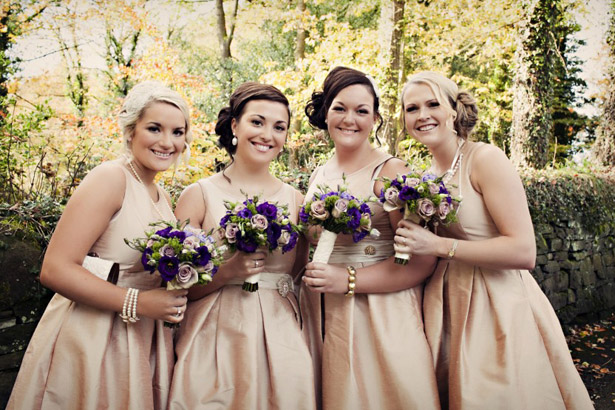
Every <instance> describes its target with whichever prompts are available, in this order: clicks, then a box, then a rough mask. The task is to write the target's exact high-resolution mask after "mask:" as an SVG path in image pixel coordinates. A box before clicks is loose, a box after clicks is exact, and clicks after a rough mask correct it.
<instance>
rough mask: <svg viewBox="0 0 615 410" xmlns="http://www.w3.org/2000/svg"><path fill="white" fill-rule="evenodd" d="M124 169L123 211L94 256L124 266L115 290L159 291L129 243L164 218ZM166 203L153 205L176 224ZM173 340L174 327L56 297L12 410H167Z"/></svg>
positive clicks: (30, 349) (45, 316) (12, 401)
mask: <svg viewBox="0 0 615 410" xmlns="http://www.w3.org/2000/svg"><path fill="white" fill-rule="evenodd" d="M117 164H118V166H119V164H120V162H119V161H117ZM122 169H123V170H124V171H125V173H126V193H125V196H124V202H123V203H122V208H121V209H120V210H119V211H118V212H117V213H116V214H115V215H114V216H113V218H112V219H111V221H110V223H109V226H108V228H107V230H106V231H105V232H104V233H103V234H102V235H101V236H100V238H98V240H97V241H96V243H95V244H94V246H93V247H92V251H93V252H96V253H97V254H98V255H99V256H100V257H101V258H104V259H107V260H112V261H115V262H118V263H119V264H120V275H119V279H118V283H117V285H118V286H121V287H125V288H129V287H132V288H137V289H140V290H147V289H152V288H156V287H159V286H160V285H161V278H160V275H159V274H157V273H156V274H150V273H149V272H146V271H144V270H143V266H142V265H141V253H140V252H138V251H135V250H133V249H131V248H129V247H128V246H127V245H126V244H125V243H124V238H127V239H134V238H137V237H143V236H144V233H145V231H146V230H149V229H151V228H150V227H149V226H148V225H149V224H150V223H151V222H154V221H157V220H160V216H159V215H158V213H157V212H156V211H155V209H154V208H153V205H152V203H151V202H150V199H149V193H148V192H147V190H146V188H145V187H144V186H143V185H142V184H141V183H139V182H138V181H137V180H136V179H135V178H134V177H133V176H131V174H130V173H129V172H128V170H127V169H126V168H124V167H122ZM163 201H166V199H165V198H164V196H163V194H162V193H161V194H160V200H159V201H158V203H157V204H156V205H157V207H158V209H159V210H160V212H162V213H163V215H164V216H165V218H168V220H169V221H174V220H175V217H174V216H173V214H172V213H171V210H170V209H169V207H168V206H167V205H166V204H164V202H163ZM85 228H87V227H85ZM172 343H173V340H172V333H171V330H170V329H168V328H164V327H163V322H161V321H155V320H153V319H149V318H147V317H143V316H142V317H141V318H140V320H139V321H138V322H136V323H129V324H127V323H124V322H123V321H122V319H121V318H120V317H119V316H118V314H117V313H116V312H111V311H103V310H99V309H96V308H93V307H90V306H86V305H83V304H79V303H76V302H73V301H71V300H69V299H67V298H65V297H63V296H61V295H59V294H56V295H55V296H54V297H53V298H52V299H51V301H50V303H49V305H48V306H47V309H46V310H45V313H44V314H43V317H42V318H41V320H40V322H39V324H38V326H37V328H36V331H35V332H34V335H33V336H32V339H31V340H30V344H29V345H28V348H27V350H26V353H25V356H24V358H23V362H22V364H21V368H20V370H19V374H18V376H17V380H16V382H15V385H14V387H13V392H12V394H11V397H10V399H9V403H8V407H7V408H8V409H24V410H26V409H27V410H32V409H45V410H47V409H61V410H68V409H75V410H81V409H164V408H166V403H167V398H168V392H169V387H170V382H171V375H172V371H173V362H174V360H173V344H172Z"/></svg>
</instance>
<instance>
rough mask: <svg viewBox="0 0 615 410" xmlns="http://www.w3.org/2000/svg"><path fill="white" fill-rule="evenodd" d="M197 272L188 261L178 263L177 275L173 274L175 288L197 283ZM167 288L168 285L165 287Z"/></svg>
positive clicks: (186, 287)
mask: <svg viewBox="0 0 615 410" xmlns="http://www.w3.org/2000/svg"><path fill="white" fill-rule="evenodd" d="M198 280H199V274H198V272H197V271H196V269H194V268H193V267H192V266H191V265H190V264H189V263H182V264H181V265H179V270H178V272H177V276H175V282H176V283H175V286H173V288H175V289H188V288H189V287H190V286H192V285H194V284H195V283H197V282H198ZM167 289H168V287H167Z"/></svg>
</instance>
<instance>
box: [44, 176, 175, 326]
mask: <svg viewBox="0 0 615 410" xmlns="http://www.w3.org/2000/svg"><path fill="white" fill-rule="evenodd" d="M125 187H126V177H125V175H124V172H123V171H122V170H121V169H120V168H119V167H117V166H114V165H112V164H104V165H101V166H98V167H96V168H95V169H93V170H92V171H91V172H90V173H89V174H88V176H87V177H86V178H85V179H84V180H83V182H82V183H81V185H80V186H79V187H78V188H77V190H76V191H75V193H74V194H73V195H72V197H71V199H70V200H69V202H68V204H67V205H66V209H65V210H64V213H63V214H62V217H61V218H60V221H59V222H58V226H57V227H56V230H55V232H54V233H53V236H52V237H51V240H50V242H49V246H48V248H47V252H46V254H45V259H44V261H43V266H42V268H41V283H42V284H43V285H45V286H47V287H49V288H50V289H52V290H54V291H56V292H58V293H59V294H61V295H63V296H65V297H67V298H68V299H71V300H73V301H75V302H77V303H82V304H84V305H88V306H92V307H95V308H97V309H101V310H111V311H115V312H121V311H122V306H123V304H124V298H125V296H126V292H127V289H125V288H121V287H119V286H116V285H113V284H111V283H109V282H107V281H104V280H102V279H100V278H98V277H96V276H94V275H92V274H91V273H90V272H89V271H87V270H86V269H85V268H83V267H82V266H81V263H82V262H83V259H84V258H85V256H86V254H87V252H88V251H89V250H90V248H91V247H92V245H93V244H94V242H95V241H96V240H97V239H98V238H99V237H100V236H101V235H102V234H103V232H104V231H105V230H106V229H107V226H108V224H109V221H110V220H111V218H112V217H113V215H114V214H115V213H116V212H117V211H119V210H120V208H121V206H122V202H123V199H124V191H125ZM84 227H87V229H84ZM185 294H186V291H172V292H167V291H166V290H165V289H154V290H151V291H143V292H139V303H138V305H137V314H138V315H143V316H148V317H151V318H154V319H162V320H166V321H168V322H172V323H176V322H179V321H180V320H181V316H180V317H176V316H175V314H176V313H177V308H178V307H179V308H180V309H181V310H182V311H184V310H185V308H184V306H185V304H186V298H185Z"/></svg>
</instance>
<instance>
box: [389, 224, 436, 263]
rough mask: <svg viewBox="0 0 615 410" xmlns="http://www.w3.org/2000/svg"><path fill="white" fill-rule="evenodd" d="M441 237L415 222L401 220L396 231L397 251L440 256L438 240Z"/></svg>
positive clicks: (395, 245) (394, 246)
mask: <svg viewBox="0 0 615 410" xmlns="http://www.w3.org/2000/svg"><path fill="white" fill-rule="evenodd" d="M440 239H441V238H440V237H439V236H437V235H434V234H433V233H432V232H431V231H429V229H425V228H423V227H421V226H419V225H417V224H415V223H413V222H410V221H406V220H403V219H402V220H401V221H399V223H398V224H397V230H396V231H395V243H394V244H393V249H395V252H403V253H410V254H412V255H434V256H438V252H437V249H438V241H439V240H440Z"/></svg>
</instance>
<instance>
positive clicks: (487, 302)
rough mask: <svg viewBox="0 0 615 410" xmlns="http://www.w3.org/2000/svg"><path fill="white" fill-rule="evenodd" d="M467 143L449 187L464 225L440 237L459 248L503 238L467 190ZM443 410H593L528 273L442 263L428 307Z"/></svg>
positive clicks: (471, 148)
mask: <svg viewBox="0 0 615 410" xmlns="http://www.w3.org/2000/svg"><path fill="white" fill-rule="evenodd" d="M483 145H484V144H482V143H471V142H470V143H466V144H465V146H464V147H463V151H462V152H463V154H464V157H463V163H462V164H461V167H460V170H459V174H458V175H456V176H455V177H454V178H453V180H452V181H451V184H455V185H457V188H455V189H453V192H454V193H455V194H456V195H459V194H461V195H462V196H463V200H462V203H461V208H460V210H459V215H458V216H459V223H456V224H452V225H450V226H449V227H440V228H439V231H438V234H439V235H442V236H447V237H451V238H458V239H462V240H470V241H471V240H482V239H488V238H493V237H495V236H498V235H499V233H498V230H497V227H496V226H495V223H494V222H493V220H492V219H491V217H490V215H489V212H488V210H487V208H486V206H485V203H484V201H483V198H482V195H481V194H480V193H478V192H476V191H475V190H474V189H473V187H472V184H471V182H470V169H471V163H472V159H473V156H474V153H475V152H476V151H477V150H479V149H480V147H481V146H483ZM423 312H424V315H425V331H426V333H427V339H428V341H429V344H430V346H431V350H432V352H433V359H434V363H435V367H436V373H437V378H438V388H439V392H440V400H441V403H442V408H443V409H451V410H458V409H464V410H475V409H485V410H487V409H489V410H490V409H496V408H497V409H511V410H517V409H536V410H543V409H549V410H553V409H577V410H578V409H592V408H593V405H592V402H591V400H590V398H589V395H588V393H587V390H586V389H585V386H584V385H583V383H582V381H581V378H580V377H579V374H578V372H577V370H576V369H575V367H574V364H573V362H572V359H571V357H570V353H569V350H568V346H567V345H566V341H565V339H564V334H563V332H562V329H561V326H560V324H559V321H558V319H557V316H556V315H555V312H554V311H553V308H552V306H551V304H550V303H549V300H548V299H547V298H546V296H545V295H544V294H543V292H542V291H541V290H540V287H539V286H538V284H537V283H536V281H535V280H534V278H533V277H532V275H531V274H530V273H529V272H528V271H527V270H504V269H487V268H483V267H480V266H476V265H471V264H467V263H463V262H458V261H456V260H455V259H453V260H441V261H440V263H439V264H438V267H437V269H436V271H435V273H434V274H433V276H432V277H431V278H430V279H429V280H428V283H427V285H426V287H425V296H424V299H423Z"/></svg>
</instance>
